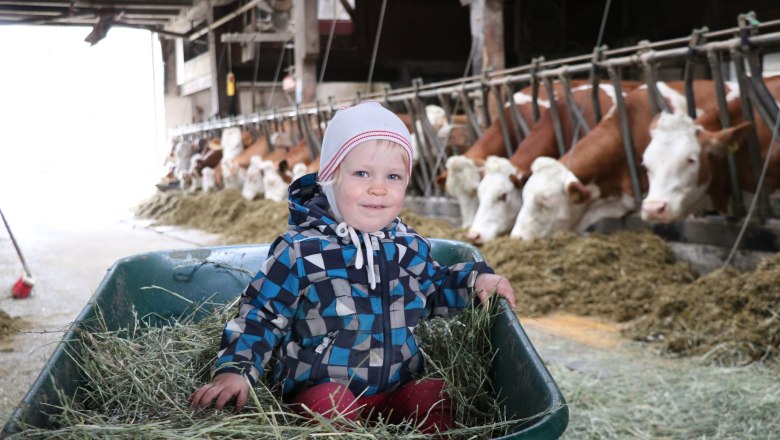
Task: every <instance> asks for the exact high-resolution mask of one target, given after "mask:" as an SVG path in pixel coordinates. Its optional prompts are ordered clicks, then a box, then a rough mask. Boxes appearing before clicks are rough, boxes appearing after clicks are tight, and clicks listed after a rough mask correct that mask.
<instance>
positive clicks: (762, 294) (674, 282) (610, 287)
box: [138, 191, 780, 364]
mask: <svg viewBox="0 0 780 440" xmlns="http://www.w3.org/2000/svg"><path fill="white" fill-rule="evenodd" d="M138 215H139V217H147V218H154V219H156V221H157V222H159V223H160V224H168V225H180V226H188V227H195V228H198V229H202V230H205V231H209V232H214V233H218V234H221V235H222V237H224V240H225V241H224V243H269V242H271V241H272V240H273V238H274V237H275V236H276V234H278V233H280V232H281V231H283V230H284V229H285V228H286V226H287V225H286V223H287V207H286V204H285V203H274V202H268V201H253V202H247V201H245V200H244V199H242V198H241V196H240V194H239V193H238V192H233V191H221V192H217V193H205V194H204V193H197V194H186V193H182V192H180V191H169V192H167V193H158V194H157V195H156V196H155V197H153V198H151V199H150V200H149V201H147V202H146V203H144V204H143V205H142V206H141V207H140V208H139V210H138ZM402 218H403V219H404V220H405V221H406V222H407V223H408V224H410V225H411V226H412V227H414V228H415V229H416V230H417V231H419V232H420V233H421V234H423V235H424V236H427V237H439V238H451V239H457V240H463V239H464V238H465V231H463V230H462V229H459V228H453V227H451V226H449V225H448V224H447V223H446V222H444V221H442V220H439V219H432V218H430V217H423V216H419V215H416V214H414V213H411V212H409V211H404V212H403V213H402ZM481 251H482V254H483V255H484V257H485V259H486V260H487V261H488V262H489V263H490V264H491V265H492V266H493V267H494V268H495V269H496V272H497V273H500V274H502V275H504V276H506V277H507V278H509V279H510V281H511V282H512V284H513V286H514V287H515V290H516V291H517V295H518V313H519V314H521V315H523V316H535V315H537V316H538V315H542V314H546V313H550V312H553V311H565V312H570V313H575V314H580V315H587V316H598V317H603V318H608V319H610V320H613V321H616V322H620V323H624V324H623V326H624V332H625V334H626V335H627V336H629V337H631V338H634V339H637V340H641V341H648V342H650V341H652V342H653V343H654V344H656V345H657V346H658V347H660V348H661V349H662V350H663V351H665V352H667V353H671V354H676V355H683V356H692V355H704V356H705V358H706V359H708V360H712V361H718V362H724V363H730V364H731V363H738V364H739V363H745V362H751V361H755V360H759V359H769V358H775V357H776V355H777V354H778V351H780V322H778V318H777V316H778V313H780V310H778V309H780V306H778V304H780V263H778V261H780V257H773V258H770V259H767V260H766V261H764V263H763V264H762V265H761V267H759V268H758V269H757V270H756V271H753V272H747V273H738V272H736V271H733V270H725V271H716V272H713V273H711V274H708V275H707V276H704V277H699V276H698V274H697V273H696V272H695V271H694V270H693V269H692V268H691V267H690V266H689V265H688V264H685V263H681V262H678V261H676V260H675V257H674V254H673V253H672V251H671V250H670V249H669V247H668V246H667V245H666V243H665V242H664V241H663V240H662V239H660V238H659V237H657V236H655V235H653V234H651V233H649V232H619V233H615V234H611V235H603V234H592V235H589V236H576V235H574V234H570V233H563V234H558V235H556V236H554V237H552V238H550V239H548V240H538V241H531V242H523V241H520V240H513V239H509V238H506V237H504V238H502V239H500V240H494V241H493V242H490V243H488V244H487V245H486V246H484V247H483V248H482V249H481Z"/></svg>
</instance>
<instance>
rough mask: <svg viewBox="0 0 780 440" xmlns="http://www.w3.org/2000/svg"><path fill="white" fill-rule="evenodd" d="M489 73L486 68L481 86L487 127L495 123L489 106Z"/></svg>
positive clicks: (483, 114)
mask: <svg viewBox="0 0 780 440" xmlns="http://www.w3.org/2000/svg"><path fill="white" fill-rule="evenodd" d="M488 73H490V72H489V71H487V70H486V71H485V72H484V73H483V74H482V87H480V88H479V89H480V92H481V93H482V117H483V118H484V120H485V128H489V127H490V126H491V125H493V120H492V119H491V118H490V109H489V108H488V107H490V98H489V93H490V91H489V87H490V85H489V82H488Z"/></svg>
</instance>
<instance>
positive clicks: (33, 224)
mask: <svg viewBox="0 0 780 440" xmlns="http://www.w3.org/2000/svg"><path fill="white" fill-rule="evenodd" d="M15 208H19V206H18V205H17V206H16V207H15ZM2 209H3V213H4V214H5V216H6V218H7V220H8V222H9V224H10V226H11V230H12V232H13V234H14V236H15V238H16V240H17V242H18V244H19V247H20V248H21V250H22V253H23V255H24V258H25V259H26V261H27V264H28V266H29V267H30V271H31V272H32V274H33V278H34V279H35V285H34V287H33V289H32V294H31V296H30V297H29V298H27V299H14V298H13V297H12V296H11V288H12V286H13V284H14V283H15V282H16V280H17V279H18V278H19V277H20V276H21V275H22V274H23V273H24V269H23V267H22V264H21V263H20V261H19V258H18V256H17V254H16V251H15V249H14V247H13V243H12V242H11V240H10V237H9V235H8V233H7V232H6V230H5V229H4V228H2V229H0V310H3V311H4V312H6V313H7V314H8V315H10V316H11V317H13V318H16V319H18V320H20V321H19V322H18V324H19V328H20V331H18V332H17V333H15V334H12V335H10V336H8V337H6V338H4V339H3V340H0V353H2V355H0V424H5V422H6V420H7V419H8V417H9V416H10V415H11V413H12V412H13V410H14V408H15V407H16V405H17V404H18V403H19V401H20V400H21V399H22V398H23V397H24V395H25V393H26V392H27V390H28V389H29V388H30V386H31V384H32V383H33V382H34V380H35V378H36V377H37V376H38V373H39V371H40V370H41V369H42V367H43V365H44V364H45V362H46V361H47V359H48V358H49V356H50V354H51V353H52V351H53V350H54V348H55V346H56V344H57V343H58V342H59V341H60V339H61V338H62V336H63V334H64V331H65V330H66V329H67V328H68V326H69V325H70V323H71V322H73V321H74V320H75V319H76V318H77V317H78V315H79V313H80V312H81V310H82V308H83V307H84V306H85V304H86V303H87V302H88V301H89V299H90V297H91V296H92V294H93V293H94V291H95V289H96V288H97V287H98V284H99V283H100V281H101V280H102V279H103V277H104V275H105V273H106V271H107V270H108V268H109V267H110V266H111V265H112V264H113V263H114V262H115V261H117V260H118V259H120V258H123V257H126V256H130V255H134V254H138V253H143V252H148V251H155V250H162V249H178V248H192V247H198V246H203V245H208V244H209V243H210V241H211V239H212V238H213V237H211V236H209V235H207V234H204V233H200V232H197V231H182V230H177V229H174V228H166V229H161V228H150V227H147V224H148V222H147V223H146V224H145V223H143V222H140V221H138V220H134V219H133V218H132V217H131V216H130V214H129V213H128V214H125V215H123V216H122V215H117V216H102V217H101V216H92V215H88V214H87V213H85V212H84V211H81V212H80V215H78V216H75V215H69V214H73V213H68V212H60V213H57V215H56V216H51V215H40V212H35V211H33V210H30V209H11V208H8V207H7V206H3V207H2ZM85 214H86V215H85Z"/></svg>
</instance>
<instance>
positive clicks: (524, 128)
mask: <svg viewBox="0 0 780 440" xmlns="http://www.w3.org/2000/svg"><path fill="white" fill-rule="evenodd" d="M504 87H506V90H507V95H508V98H507V99H508V100H509V113H510V114H511V115H512V124H513V125H514V127H515V133H516V134H517V143H518V144H520V142H522V140H523V139H525V138H526V137H527V136H528V133H530V132H531V129H530V128H529V127H528V123H527V122H526V120H525V118H524V117H523V115H522V114H520V109H518V108H517V104H516V103H515V93H517V89H516V88H515V87H514V85H513V83H511V82H509V78H508V77H507V79H506V80H504Z"/></svg>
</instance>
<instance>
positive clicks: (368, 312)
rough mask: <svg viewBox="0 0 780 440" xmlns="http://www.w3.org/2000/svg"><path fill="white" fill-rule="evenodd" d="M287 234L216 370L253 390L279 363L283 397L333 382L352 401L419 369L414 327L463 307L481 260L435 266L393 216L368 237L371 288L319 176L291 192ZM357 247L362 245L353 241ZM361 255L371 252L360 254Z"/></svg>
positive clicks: (228, 336)
mask: <svg viewBox="0 0 780 440" xmlns="http://www.w3.org/2000/svg"><path fill="white" fill-rule="evenodd" d="M289 204H290V220H289V229H288V230H287V231H286V232H285V233H283V234H282V235H281V236H279V237H278V238H277V239H276V240H275V241H274V242H273V244H272V245H271V248H270V250H269V254H268V259H267V260H266V261H265V262H264V263H263V264H262V266H261V268H260V271H259V272H258V273H257V275H256V276H255V277H254V279H253V280H252V281H251V283H250V284H249V285H248V286H247V287H246V289H245V290H244V292H243V294H242V296H241V299H240V302H239V312H238V316H237V317H236V318H235V319H233V320H231V321H229V322H228V323H227V324H226V325H225V329H224V332H223V334H222V340H221V350H220V352H219V355H218V359H217V362H216V367H217V370H218V372H223V371H230V372H234V373H239V374H244V375H246V376H247V377H249V379H250V381H252V383H256V382H257V381H258V380H259V379H260V375H261V372H262V371H263V369H264V366H265V365H266V364H267V363H268V362H269V360H270V359H271V357H272V356H273V357H274V358H275V360H276V362H275V366H274V370H273V374H272V381H273V382H274V384H275V385H280V386H281V389H282V393H284V394H286V393H289V392H291V391H293V390H295V389H296V388H297V387H298V386H299V385H301V384H306V385H312V384H318V383H323V382H331V381H332V382H338V383H341V384H343V385H345V386H348V387H349V389H350V390H351V391H352V392H353V393H355V394H356V395H358V394H361V393H363V395H366V396H370V395H374V394H376V393H379V392H384V391H392V390H394V389H396V388H397V387H398V386H400V385H402V384H404V383H406V382H408V381H409V380H411V379H412V378H413V377H414V375H415V374H417V373H419V372H420V371H421V370H422V357H421V355H420V352H419V349H418V347H417V342H416V341H415V338H414V335H413V334H412V330H413V329H414V328H415V326H416V325H417V323H419V322H420V321H421V320H423V319H428V318H431V317H433V316H443V317H449V316H452V315H453V314H455V313H457V311H458V310H460V309H462V308H464V307H465V306H466V305H467V303H468V299H469V294H470V292H471V290H472V289H473V286H474V281H475V279H476V277H477V275H478V274H481V273H492V272H493V271H492V269H490V267H489V266H487V265H486V264H485V263H484V262H470V263H461V264H457V265H454V266H451V267H444V266H440V265H439V264H438V263H437V262H435V261H434V260H433V259H432V258H431V255H430V249H431V246H430V243H429V242H428V240H426V239H424V238H423V237H421V236H420V235H419V234H417V233H416V232H414V230H413V229H412V228H410V227H408V226H406V225H404V224H403V223H402V222H401V221H400V220H399V219H396V220H395V221H393V222H391V223H390V224H389V225H388V226H387V227H386V228H385V229H383V232H384V233H385V237H386V238H382V239H380V238H377V237H372V239H371V240H372V241H374V243H373V246H371V245H368V246H367V245H366V244H362V248H363V249H364V250H363V252H368V251H371V249H372V248H373V252H374V268H373V269H374V270H375V274H376V275H377V277H376V279H377V284H376V288H375V289H373V290H372V289H371V288H370V284H369V282H368V277H367V270H368V268H367V267H364V268H362V269H356V268H355V254H356V250H357V249H356V247H355V246H354V244H353V243H351V241H350V239H349V237H346V238H342V237H339V236H338V235H337V234H336V232H335V228H336V226H337V224H336V221H335V220H333V219H332V214H331V213H330V211H329V207H328V202H327V199H326V197H324V195H322V194H321V193H320V190H319V186H318V185H317V184H316V175H315V174H309V175H306V176H304V177H302V178H300V179H298V180H297V181H295V182H293V184H292V185H291V186H290V196H289ZM360 239H361V241H362V238H360ZM366 249H368V250H366Z"/></svg>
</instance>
